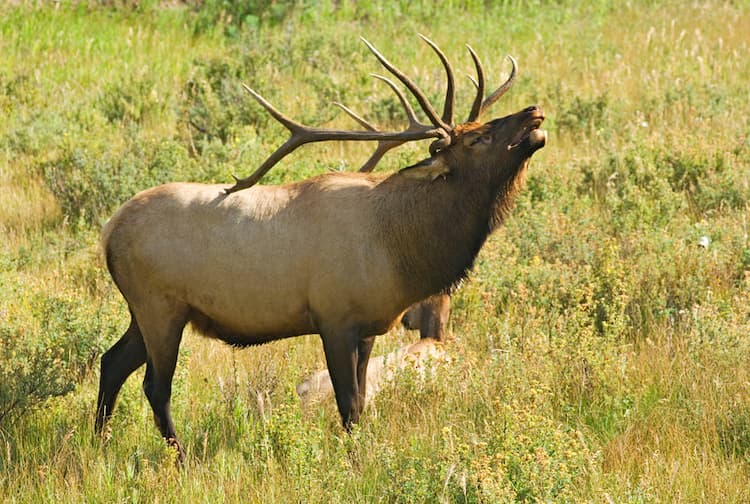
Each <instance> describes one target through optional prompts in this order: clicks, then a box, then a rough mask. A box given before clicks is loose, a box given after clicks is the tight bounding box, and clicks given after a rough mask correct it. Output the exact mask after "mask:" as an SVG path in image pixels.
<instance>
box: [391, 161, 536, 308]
mask: <svg viewBox="0 0 750 504" xmlns="http://www.w3.org/2000/svg"><path fill="white" fill-rule="evenodd" d="M527 163H528V160H525V161H523V162H522V163H520V164H519V166H518V167H517V168H515V169H505V170H502V169H498V168H496V167H492V168H488V167H473V168H471V169H456V170H453V171H452V173H451V174H449V175H448V176H447V177H446V178H445V179H442V178H440V179H437V180H434V181H427V180H424V181H423V180H409V179H405V178H404V177H402V176H400V175H399V174H396V175H393V176H391V177H389V178H388V179H386V180H384V181H383V182H382V183H381V184H380V187H379V189H382V190H383V191H382V194H384V195H386V194H391V195H399V197H398V198H383V199H382V200H381V201H380V205H379V207H378V222H379V223H380V234H381V239H382V240H383V242H384V243H386V244H387V247H388V249H389V250H390V252H391V255H392V257H393V258H394V262H395V263H396V266H397V268H398V269H399V272H400V273H401V275H402V278H404V279H405V281H406V284H405V285H404V286H403V292H406V293H408V297H409V299H407V300H406V301H407V302H409V303H411V302H416V301H418V300H421V299H424V298H426V297H428V296H430V295H432V294H437V293H441V292H449V291H450V290H451V289H452V288H453V287H454V286H456V284H457V283H459V282H460V281H461V280H462V279H463V278H465V277H466V275H467V274H468V272H469V271H470V269H471V267H472V265H473V264H474V260H475V258H476V256H477V254H478V253H479V250H480V248H481V247H482V245H483V244H484V242H485V240H486V239H487V236H488V235H489V234H490V233H491V232H492V231H493V230H494V229H495V228H496V227H497V226H499V225H500V224H501V223H502V221H503V220H504V219H505V217H506V216H507V215H508V213H509V211H510V210H511V208H512V206H513V200H514V198H515V195H516V194H517V192H518V191H519V189H520V187H521V185H522V181H523V174H524V172H525V168H526V165H527ZM397 184H403V185H405V186H408V189H407V188H406V187H405V188H404V189H403V190H402V191H393V190H391V189H390V188H389V186H392V185H397ZM404 194H408V195H409V196H408V197H406V198H404V197H403V195H404Z"/></svg>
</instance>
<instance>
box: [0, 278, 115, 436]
mask: <svg viewBox="0 0 750 504" xmlns="http://www.w3.org/2000/svg"><path fill="white" fill-rule="evenodd" d="M20 288H22V286H21V285H16V286H15V287H14V288H12V289H11V292H14V291H17V289H20ZM7 301H8V300H6V299H2V300H0V312H2V311H5V309H6V306H5V305H6V303H7ZM27 303H28V308H29V311H30V314H31V319H26V320H19V321H14V320H3V321H2V322H0V423H2V422H8V421H11V420H13V419H15V418H17V417H19V416H21V415H23V414H24V413H26V412H27V411H29V410H30V409H33V408H35V407H37V406H39V405H41V404H43V403H44V401H45V400H46V399H47V398H49V397H54V396H60V395H64V394H67V393H68V392H70V391H71V390H73V389H74V388H75V387H76V385H77V384H78V383H79V382H80V381H81V380H82V379H83V378H84V377H85V376H86V374H87V373H88V372H89V371H90V369H91V368H92V366H93V365H94V364H95V363H96V362H97V359H98V357H99V355H100V354H101V351H102V345H103V342H105V341H108V340H110V339H111V337H112V336H113V333H114V332H115V331H117V330H118V324H117V323H116V322H115V321H114V319H113V316H112V314H111V313H110V312H109V311H108V310H107V309H106V308H107V307H106V306H104V305H99V306H96V305H93V306H92V305H86V304H83V303H81V302H80V299H79V298H78V297H77V296H75V295H74V296H68V295H54V294H51V295H45V294H37V295H33V296H31V297H30V298H28V299H27Z"/></svg>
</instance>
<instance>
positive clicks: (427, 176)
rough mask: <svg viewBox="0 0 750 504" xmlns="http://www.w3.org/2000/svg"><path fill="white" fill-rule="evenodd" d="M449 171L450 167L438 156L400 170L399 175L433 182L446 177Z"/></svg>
mask: <svg viewBox="0 0 750 504" xmlns="http://www.w3.org/2000/svg"><path fill="white" fill-rule="evenodd" d="M450 171H451V169H450V166H448V163H446V162H445V159H444V158H443V156H438V157H431V158H427V159H425V160H424V161H420V162H419V163H417V164H415V165H412V166H407V167H406V168H404V169H402V170H400V171H399V173H400V174H401V175H403V176H404V177H408V178H411V179H417V180H429V181H433V180H435V179H436V178H438V177H444V176H446V175H448V174H449V173H450Z"/></svg>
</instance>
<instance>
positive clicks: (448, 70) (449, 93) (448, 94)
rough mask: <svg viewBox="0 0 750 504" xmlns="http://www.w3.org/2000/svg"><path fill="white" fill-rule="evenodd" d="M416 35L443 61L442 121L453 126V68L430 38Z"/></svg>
mask: <svg viewBox="0 0 750 504" xmlns="http://www.w3.org/2000/svg"><path fill="white" fill-rule="evenodd" d="M417 35H419V36H420V38H421V39H422V40H424V41H425V42H426V43H427V45H429V46H430V47H432V50H433V51H435V54H437V55H438V58H440V61H441V62H442V63H443V68H445V74H446V78H447V81H448V83H447V85H446V89H445V104H444V105H443V121H445V122H446V123H447V124H450V125H451V126H453V107H454V104H455V100H456V98H455V94H456V93H455V87H456V86H455V79H454V77H453V68H452V67H451V64H450V62H448V58H446V56H445V54H444V53H443V51H441V50H440V48H439V47H438V46H437V44H435V42H433V41H432V40H430V39H428V38H427V37H425V36H424V35H422V34H421V33H418V34H417Z"/></svg>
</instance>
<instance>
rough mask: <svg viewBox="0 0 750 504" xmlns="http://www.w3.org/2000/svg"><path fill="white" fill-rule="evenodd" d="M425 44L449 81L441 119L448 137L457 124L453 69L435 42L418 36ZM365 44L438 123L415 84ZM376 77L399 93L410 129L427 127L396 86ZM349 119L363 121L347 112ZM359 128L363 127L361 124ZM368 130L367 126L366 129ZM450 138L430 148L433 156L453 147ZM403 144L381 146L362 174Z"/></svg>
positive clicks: (445, 137)
mask: <svg viewBox="0 0 750 504" xmlns="http://www.w3.org/2000/svg"><path fill="white" fill-rule="evenodd" d="M418 35H419V36H420V38H421V39H422V40H424V41H425V42H426V43H427V45H429V46H430V47H431V48H432V50H433V51H435V53H436V54H437V55H438V57H439V58H440V61H441V62H442V63H443V68H445V74H446V78H447V81H448V82H447V85H446V91H445V104H444V106H443V115H442V117H441V118H440V119H441V120H442V123H443V124H444V125H445V126H447V127H448V129H446V132H447V133H450V132H451V131H453V128H454V124H453V105H454V101H455V79H454V78H453V68H452V67H451V65H450V63H449V62H448V58H446V56H445V54H444V53H443V51H441V50H440V48H439V47H438V46H437V44H435V43H434V42H433V41H432V40H430V39H428V38H427V37H425V36H424V35H422V34H421V33H419V34H418ZM362 40H363V41H364V42H365V44H367V47H369V48H370V50H371V51H372V52H373V54H375V57H376V58H378V60H379V61H380V62H381V63H382V64H383V66H384V67H386V68H387V69H388V70H389V71H390V72H391V73H392V74H393V75H395V76H396V77H398V79H399V80H400V81H401V82H403V83H404V85H405V86H406V87H407V88H408V89H409V90H410V91H411V92H412V94H413V95H414V96H415V97H416V98H417V100H418V101H419V103H420V105H421V106H422V110H424V111H425V113H426V114H427V115H428V116H429V117H430V119H431V120H432V121H433V123H434V122H435V120H436V119H437V114H436V113H435V111H434V109H432V107H429V111H428V109H427V108H425V106H424V104H426V105H427V106H429V101H428V100H427V98H426V97H425V96H424V94H423V93H422V92H421V91H420V90H419V88H418V87H417V85H416V84H414V83H413V82H412V81H411V80H410V79H409V78H408V77H406V76H405V75H404V74H402V73H401V72H399V71H398V70H396V69H395V68H394V67H393V65H392V64H391V63H390V62H389V61H388V60H386V59H385V57H383V56H382V55H381V54H380V53H379V52H378V51H377V50H376V49H375V48H374V47H373V46H372V44H370V43H369V42H367V40H365V39H362ZM374 77H377V78H378V79H381V80H382V81H384V82H386V83H387V84H388V85H389V86H390V87H391V89H393V91H394V92H395V93H396V95H397V96H398V98H399V100H400V101H401V104H402V105H403V107H404V109H406V113H407V116H408V117H409V129H418V128H422V127H424V125H423V124H420V123H419V121H418V120H417V118H416V116H415V115H414V113H413V111H412V109H411V106H409V103H408V102H407V101H406V98H404V95H403V94H402V93H401V91H400V90H399V89H398V87H396V85H395V84H394V83H393V82H392V81H390V80H388V79H386V78H385V77H381V76H379V75H374ZM344 110H345V111H346V112H347V113H348V114H349V115H351V116H352V117H353V118H354V119H355V120H356V121H358V122H359V121H360V119H361V118H358V116H356V115H352V113H351V111H349V110H347V109H344ZM360 124H363V123H362V122H360ZM365 127H367V126H365ZM450 141H451V138H450V136H449V135H446V136H444V137H443V138H440V139H439V140H436V141H435V142H433V143H432V144H431V145H430V154H433V155H434V154H435V152H437V151H438V150H440V149H443V148H445V147H447V146H448V145H450ZM403 143H405V142H403V141H388V142H385V141H383V142H378V147H377V148H376V149H375V152H373V153H372V156H370V159H368V160H367V161H366V162H365V164H363V165H362V167H361V168H360V169H359V171H360V172H370V171H372V170H373V168H375V165H377V163H378V161H380V159H381V158H382V157H383V156H384V155H385V153H386V152H388V151H389V150H391V149H394V148H396V147H398V146H399V145H402V144H403Z"/></svg>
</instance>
